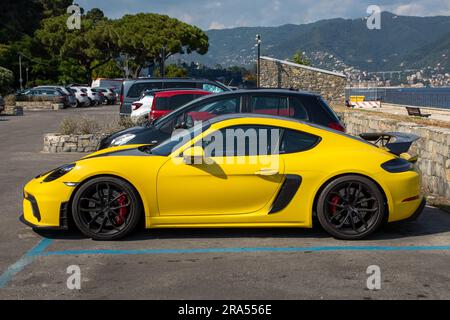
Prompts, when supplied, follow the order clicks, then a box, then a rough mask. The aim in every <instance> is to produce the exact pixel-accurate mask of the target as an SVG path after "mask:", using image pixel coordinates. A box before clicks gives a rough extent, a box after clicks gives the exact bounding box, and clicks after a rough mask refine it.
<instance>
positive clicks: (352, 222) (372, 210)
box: [317, 175, 386, 240]
mask: <svg viewBox="0 0 450 320" xmlns="http://www.w3.org/2000/svg"><path fill="white" fill-rule="evenodd" d="M385 214H386V206H385V203H384V197H383V194H382V192H381V191H380V189H379V188H378V186H377V185H376V184H375V183H374V182H373V181H371V180H370V179H368V178H365V177H362V176H357V175H348V176H343V177H340V178H337V179H335V180H333V181H331V182H329V183H328V184H327V185H326V186H325V188H324V189H323V190H322V192H321V193H320V196H319V198H318V201H317V217H318V219H319V222H320V225H321V226H322V228H324V229H325V230H326V231H327V232H328V233H329V234H331V235H332V236H333V237H335V238H337V239H341V240H360V239H363V238H366V237H367V236H369V235H371V234H372V233H374V232H375V231H376V230H378V229H379V228H380V226H381V225H382V223H383V219H384V216H385Z"/></svg>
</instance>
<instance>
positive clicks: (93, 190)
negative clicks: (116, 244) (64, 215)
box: [72, 177, 143, 240]
mask: <svg viewBox="0 0 450 320" xmlns="http://www.w3.org/2000/svg"><path fill="white" fill-rule="evenodd" d="M142 211H143V209H142V205H141V202H140V198H139V195H138V194H137V192H136V190H135V189H134V188H133V187H132V186H131V185H130V184H129V183H127V182H125V181H123V180H121V179H118V178H114V177H100V178H95V179H92V180H90V181H88V182H86V183H85V184H83V185H82V186H81V187H80V188H79V189H78V190H77V192H76V194H75V196H74V198H73V201H72V214H73V219H74V222H75V224H76V226H77V227H78V229H79V230H80V231H81V232H82V233H83V234H85V235H86V236H88V237H90V238H92V239H95V240H117V239H120V238H123V237H125V236H126V235H128V234H130V233H131V232H132V231H133V230H134V229H135V228H136V226H137V225H138V223H139V220H140V218H141V217H142Z"/></svg>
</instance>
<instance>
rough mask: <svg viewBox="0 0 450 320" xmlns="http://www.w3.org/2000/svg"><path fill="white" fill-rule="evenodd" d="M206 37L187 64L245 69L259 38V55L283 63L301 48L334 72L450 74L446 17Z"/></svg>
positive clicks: (335, 22)
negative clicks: (203, 51)
mask: <svg viewBox="0 0 450 320" xmlns="http://www.w3.org/2000/svg"><path fill="white" fill-rule="evenodd" d="M207 34H208V36H209V39H210V50H209V52H208V54H207V55H205V56H199V55H195V56H189V58H188V59H187V61H196V62H200V63H202V64H206V65H209V66H214V65H217V64H220V65H222V66H223V67H228V66H233V65H238V66H249V65H251V64H252V63H254V60H255V48H254V44H255V35H256V34H261V36H262V40H263V45H262V54H263V55H267V56H272V57H276V58H280V59H286V58H290V57H292V55H293V54H294V53H295V52H296V51H297V50H301V51H304V52H305V53H306V55H307V56H308V57H310V59H311V60H312V63H313V65H314V66H317V67H323V68H327V69H332V70H333V69H334V70H338V71H343V70H344V69H346V68H349V67H355V68H357V69H360V70H366V71H376V70H404V69H411V68H413V69H416V68H425V67H428V66H430V67H432V68H435V67H436V66H437V65H438V64H440V67H441V68H443V69H444V70H446V71H447V72H448V71H450V62H449V55H450V52H449V51H450V16H437V17H411V16H397V15H394V14H392V13H389V12H383V13H382V16H381V30H369V29H368V28H367V24H366V20H365V18H361V19H355V20H350V19H342V18H338V19H330V20H321V21H318V22H314V23H309V24H303V25H293V24H288V25H283V26H280V27H248V28H247V27H245V28H244V27H243V28H234V29H225V30H209V31H207ZM182 58H186V57H182Z"/></svg>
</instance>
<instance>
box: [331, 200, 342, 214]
mask: <svg viewBox="0 0 450 320" xmlns="http://www.w3.org/2000/svg"><path fill="white" fill-rule="evenodd" d="M340 200H341V198H340V197H339V196H334V197H333V198H332V199H331V205H330V206H331V213H332V214H333V215H335V214H336V211H337V205H338V204H339V202H340Z"/></svg>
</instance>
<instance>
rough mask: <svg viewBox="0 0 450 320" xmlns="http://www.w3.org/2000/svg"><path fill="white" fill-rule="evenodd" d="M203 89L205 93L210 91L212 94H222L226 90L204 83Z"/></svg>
mask: <svg viewBox="0 0 450 320" xmlns="http://www.w3.org/2000/svg"><path fill="white" fill-rule="evenodd" d="M202 89H203V90H205V91H209V92H212V93H220V92H224V91H225V90H223V89H222V88H221V87H218V86H216V85H214V84H211V83H203V84H202Z"/></svg>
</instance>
